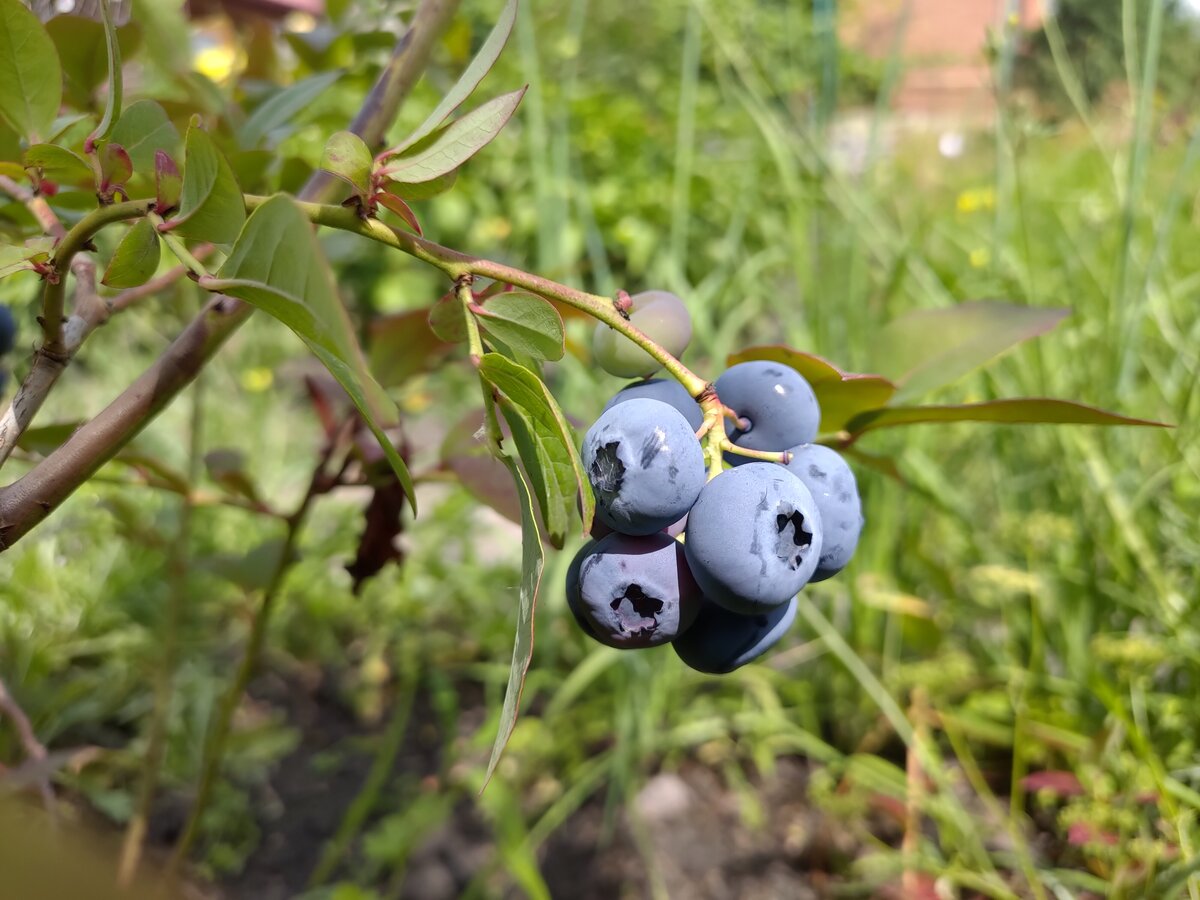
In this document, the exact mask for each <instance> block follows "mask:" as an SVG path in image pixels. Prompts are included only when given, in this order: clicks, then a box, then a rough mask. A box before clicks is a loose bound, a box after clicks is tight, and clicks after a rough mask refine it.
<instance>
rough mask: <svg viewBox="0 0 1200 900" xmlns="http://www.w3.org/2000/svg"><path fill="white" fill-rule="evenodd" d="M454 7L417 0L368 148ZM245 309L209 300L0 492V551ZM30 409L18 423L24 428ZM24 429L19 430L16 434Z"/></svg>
mask: <svg viewBox="0 0 1200 900" xmlns="http://www.w3.org/2000/svg"><path fill="white" fill-rule="evenodd" d="M458 4H459V0H422V2H421V5H420V6H419V7H418V9H417V12H416V13H415V15H414V16H413V23H412V27H410V28H409V29H408V31H407V32H406V33H405V34H404V36H403V37H402V38H401V39H400V41H399V42H398V44H397V46H396V49H395V50H394V52H393V54H392V58H391V59H390V60H389V62H388V65H387V68H386V69H385V70H384V72H383V73H382V74H381V76H380V78H379V81H377V82H376V84H375V87H374V88H372V90H371V93H370V94H369V95H368V97H367V100H366V102H365V103H364V105H363V109H362V112H360V114H359V116H358V117H357V118H356V120H355V123H354V130H355V131H356V133H358V135H359V136H360V137H361V138H362V139H363V140H364V141H365V142H366V144H367V145H368V146H371V147H374V146H379V145H381V143H382V141H383V139H384V135H385V133H386V131H387V129H388V127H389V126H390V125H391V123H392V120H393V119H394V118H395V116H396V112H397V110H398V109H399V107H400V104H402V103H403V102H404V100H405V98H406V97H407V96H408V94H409V93H410V92H411V91H412V88H413V87H414V85H415V84H416V83H417V81H418V79H419V78H420V76H421V73H422V72H423V71H424V69H425V66H426V64H427V63H428V60H429V54H430V52H431V51H432V49H433V46H434V44H435V43H436V42H437V40H438V38H439V36H440V35H441V34H442V32H443V31H444V30H445V28H446V26H447V25H448V24H449V22H450V19H451V18H452V17H453V15H454V11H455V10H456V9H457V8H458ZM331 186H332V181H331V180H330V179H326V178H322V177H319V176H314V178H312V179H310V180H309V182H308V184H306V185H305V186H304V189H303V190H302V191H301V192H300V196H301V197H303V198H305V199H308V200H319V199H322V197H323V196H324V195H325V194H326V193H327V192H328V190H330V188H331ZM152 202H153V201H150V203H152ZM114 206H119V204H114ZM112 208H113V207H105V209H112ZM145 211H148V207H147V209H146V210H145ZM142 214H144V213H142ZM253 311H254V307H252V306H250V305H249V304H246V303H242V302H240V301H237V300H234V299H233V298H231V297H223V296H218V297H216V298H214V299H213V300H212V301H210V302H209V304H208V305H207V306H206V307H205V308H204V309H203V310H202V311H201V312H200V314H199V315H197V317H196V318H195V319H193V320H192V322H191V324H189V325H188V326H187V327H186V328H185V329H184V330H183V332H181V333H180V335H179V336H178V337H177V338H176V339H175V340H174V341H173V342H172V344H171V346H170V347H168V348H167V350H166V351H165V352H164V353H163V355H162V356H160V357H159V358H158V360H157V361H156V362H155V363H154V364H153V365H152V366H151V367H150V368H149V369H147V370H146V371H145V372H144V373H143V374H142V376H141V377H140V378H138V379H137V381H135V382H134V383H133V384H131V385H130V386H129V387H128V388H126V389H125V391H123V392H122V393H121V395H120V396H118V397H117V398H116V399H115V400H114V401H113V402H112V403H111V404H109V405H108V407H106V408H105V409H104V410H103V411H101V412H100V413H99V414H98V415H97V416H96V417H95V418H93V419H92V420H91V421H90V422H88V423H87V424H86V425H84V426H83V427H82V428H80V429H79V430H78V431H77V432H75V434H73V435H72V436H71V437H70V438H68V439H67V441H66V442H65V443H63V445H62V446H60V447H59V448H58V449H57V450H55V451H54V452H53V453H52V454H50V456H48V457H46V459H45V460H43V461H42V462H41V463H39V464H38V465H37V466H36V467H35V468H34V469H33V470H32V471H31V472H29V473H27V474H26V475H25V476H24V477H23V478H21V479H20V480H19V481H17V482H15V483H13V484H11V485H9V486H8V487H5V488H0V552H3V551H4V550H5V549H7V548H8V547H11V546H12V545H13V544H14V543H16V541H17V540H19V539H20V538H21V537H23V536H24V535H25V534H27V533H28V532H29V530H30V529H31V528H33V527H34V526H35V525H37V524H38V523H39V522H41V521H42V520H43V519H45V518H46V516H48V515H49V514H50V513H51V512H52V511H53V510H54V509H55V508H56V507H57V506H58V505H59V504H60V503H62V501H63V500H65V499H66V498H67V497H69V496H70V495H71V493H72V492H73V491H74V490H75V488H77V487H79V485H81V484H82V483H83V482H85V481H87V479H88V478H89V477H91V476H92V475H93V474H95V472H96V470H97V469H99V468H100V467H101V466H102V465H103V464H104V463H105V462H107V461H108V460H109V459H111V458H112V456H113V455H114V454H115V453H116V452H117V451H118V450H120V449H121V447H123V446H125V444H127V443H128V442H129V441H130V440H132V439H133V438H134V437H135V436H136V435H137V434H138V433H139V432H140V431H141V430H142V429H143V428H144V427H146V425H147V424H148V423H149V422H150V420H151V419H153V418H154V417H155V416H156V415H158V413H159V412H161V411H162V410H163V409H164V408H165V407H166V406H167V405H168V404H169V403H170V402H171V401H172V400H173V399H174V398H175V395H176V394H178V393H179V392H180V391H181V390H183V389H184V388H185V387H186V386H187V385H188V384H189V383H190V382H191V381H192V379H193V378H195V377H196V374H197V373H198V372H199V371H200V370H201V369H202V368H203V367H204V366H205V365H207V364H208V362H209V360H210V359H212V357H213V356H214V355H215V354H216V352H217V351H218V350H219V349H220V348H221V346H222V345H223V344H224V343H225V341H226V340H228V339H229V336H230V335H232V334H233V333H234V332H235V331H236V330H237V329H238V328H240V327H241V326H242V325H243V324H245V322H246V320H247V319H249V318H250V314H251V313H252V312H253ZM56 377H57V376H56ZM22 390H24V388H22ZM43 399H44V397H43ZM40 405H41V404H40V402H39V403H38V406H40ZM35 411H36V409H34V410H32V411H30V413H29V414H28V415H27V416H26V417H25V419H26V424H28V419H30V418H32V412H35ZM24 427H25V426H24V425H20V426H19V428H18V431H17V433H18V434H19V433H20V431H22V430H24ZM5 440H6V439H5V423H4V421H3V420H0V465H2V464H3V462H4V459H5V458H6V457H7V455H8V453H7V452H6V451H5ZM13 443H14V444H15V438H14V439H13ZM8 452H11V450H10V451H8Z"/></svg>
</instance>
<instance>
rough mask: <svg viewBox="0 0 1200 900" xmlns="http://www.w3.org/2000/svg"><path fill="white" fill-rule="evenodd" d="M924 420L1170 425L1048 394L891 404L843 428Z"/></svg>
mask: <svg viewBox="0 0 1200 900" xmlns="http://www.w3.org/2000/svg"><path fill="white" fill-rule="evenodd" d="M926 422H998V423H1001V424H1006V425H1039V424H1048V425H1139V426H1151V427H1155V428H1170V427H1171V426H1170V425H1167V424H1166V423H1165V422H1152V421H1150V420H1148V419H1131V418H1128V417H1126V416H1121V415H1117V414H1116V413H1111V412H1107V411H1105V410H1103V409H1097V408H1096V407H1094V406H1085V405H1084V404H1082V403H1075V402H1073V401H1071V400H1055V399H1052V398H1049V397H1013V398H1009V399H1005V400H985V401H983V402H982V403H962V404H956V405H949V406H893V407H889V408H888V409H879V410H874V411H872V412H867V413H863V414H862V415H860V416H856V417H855V418H854V420H853V421H851V422H850V423H849V424H848V425H847V426H846V429H847V430H848V431H849V432H850V433H851V434H853V435H859V434H863V433H864V432H867V431H874V430H875V429H877V428H895V427H896V426H898V425H920V424H924V423H926Z"/></svg>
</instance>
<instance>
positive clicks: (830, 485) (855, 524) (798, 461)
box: [787, 444, 863, 582]
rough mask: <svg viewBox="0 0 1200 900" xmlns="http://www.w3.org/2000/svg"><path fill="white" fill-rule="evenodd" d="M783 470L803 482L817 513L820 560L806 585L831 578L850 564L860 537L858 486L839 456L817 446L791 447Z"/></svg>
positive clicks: (861, 516) (861, 525) (861, 522)
mask: <svg viewBox="0 0 1200 900" xmlns="http://www.w3.org/2000/svg"><path fill="white" fill-rule="evenodd" d="M789 452H790V453H791V454H792V458H791V460H790V461H789V462H788V464H787V470H788V471H789V472H791V473H792V474H793V475H795V476H796V477H797V478H799V479H800V480H801V481H803V482H804V486H805V487H807V488H808V490H809V493H811V494H812V495H813V499H814V500H816V501H817V511H818V512H819V513H820V514H821V533H822V534H821V558H820V559H819V560H818V561H817V569H816V571H815V572H814V573H813V576H812V578H810V579H809V581H810V582H813V581H824V580H825V579H826V578H831V577H833V576H834V575H836V574H837V573H838V572H840V571H842V569H844V568H846V566H847V565H848V564H849V563H850V559H851V557H853V556H854V551H855V549H856V548H857V547H858V537H859V535H860V534H862V529H863V514H862V501H861V500H860V499H859V495H858V483H857V482H856V481H855V480H854V473H853V472H852V471H850V466H848V465H847V464H846V461H845V460H844V459H842V457H841V454H839V453H838V452H837V451H836V450H833V449H831V448H829V447H825V446H822V445H821V444H800V445H799V446H797V447H792V448H791V449H790V451H789Z"/></svg>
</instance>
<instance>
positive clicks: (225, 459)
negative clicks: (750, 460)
mask: <svg viewBox="0 0 1200 900" xmlns="http://www.w3.org/2000/svg"><path fill="white" fill-rule="evenodd" d="M204 467H205V469H207V470H208V477H209V478H211V479H212V480H213V481H215V482H216V483H217V484H219V485H221V487H223V488H225V490H227V491H229V492H230V493H232V494H237V495H239V496H241V497H244V498H245V499H247V500H249V501H250V502H251V503H255V504H261V503H262V500H261V498H260V497H259V493H258V489H257V488H256V487H255V486H254V482H253V481H252V480H251V479H250V476H249V474H248V473H247V472H246V456H245V454H244V453H242V452H241V451H240V450H236V449H233V448H229V447H221V448H218V449H216V450H210V451H209V452H208V453H205V454H204Z"/></svg>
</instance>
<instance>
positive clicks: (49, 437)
mask: <svg viewBox="0 0 1200 900" xmlns="http://www.w3.org/2000/svg"><path fill="white" fill-rule="evenodd" d="M83 424H84V423H83V420H79V421H74V422H52V423H51V424H49V425H37V426H35V427H33V428H26V429H25V431H24V432H22V434H21V436H20V437H19V438H17V446H18V447H20V448H21V449H22V450H24V451H25V452H26V453H36V454H38V455H39V456H49V455H50V454H51V453H53V452H54V451H55V450H57V449H58V448H59V446H60V445H62V444H65V443H66V442H67V438H69V437H70V436H71V435H73V434H74V433H75V432H76V431H78V430H79V428H80V426H82V425H83Z"/></svg>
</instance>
